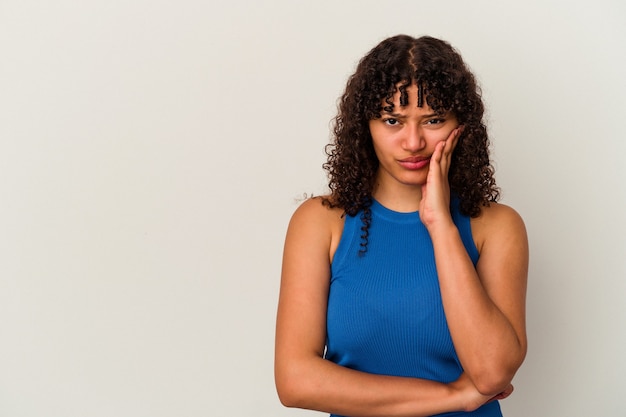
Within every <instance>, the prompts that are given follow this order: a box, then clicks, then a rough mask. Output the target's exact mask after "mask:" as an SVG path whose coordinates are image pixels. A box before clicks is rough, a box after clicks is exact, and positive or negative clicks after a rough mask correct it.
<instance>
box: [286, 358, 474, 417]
mask: <svg viewBox="0 0 626 417" xmlns="http://www.w3.org/2000/svg"><path fill="white" fill-rule="evenodd" d="M284 365H285V366H282V367H281V366H280V365H279V366H278V367H277V373H276V383H277V388H278V393H279V396H280V398H281V402H282V403H283V404H284V405H286V406H288V407H297V408H305V409H311V410H317V411H323V412H329V413H335V414H341V415H349V416H355V417H356V416H360V417H367V416H381V415H385V416H390V417H392V416H411V417H419V416H430V415H433V414H438V413H443V412H450V411H464V410H468V409H471V408H472V407H474V408H475V407H477V406H478V405H480V404H482V403H483V402H485V401H486V399H484V398H479V396H480V394H478V392H477V391H476V390H475V388H474V387H473V386H472V387H471V388H470V387H469V386H467V385H465V386H460V385H459V384H456V385H455V384H454V383H453V384H442V383H438V382H434V381H428V380H423V379H415V378H401V377H391V376H384V375H374V374H368V373H364V372H359V371H355V370H351V369H348V368H345V367H342V366H339V365H337V364H334V363H332V362H330V361H328V360H326V359H323V358H320V357H314V358H309V359H306V360H301V361H298V362H297V363H295V364H294V363H291V364H290V365H289V366H286V365H287V364H284ZM281 368H282V369H281ZM468 388H469V389H468ZM472 391H474V393H472ZM472 404H473V406H472Z"/></svg>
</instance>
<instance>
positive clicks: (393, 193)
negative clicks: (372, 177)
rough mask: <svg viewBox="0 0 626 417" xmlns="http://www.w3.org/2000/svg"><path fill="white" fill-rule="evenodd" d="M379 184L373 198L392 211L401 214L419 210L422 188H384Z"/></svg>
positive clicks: (375, 188)
mask: <svg viewBox="0 0 626 417" xmlns="http://www.w3.org/2000/svg"><path fill="white" fill-rule="evenodd" d="M380 185H381V184H380V183H377V184H376V186H375V187H374V191H373V192H372V197H373V198H374V199H375V200H376V201H378V202H379V203H380V204H382V205H383V206H385V207H387V208H388V209H390V210H393V211H397V212H400V213H412V212H414V211H418V210H419V205H420V202H421V201H422V188H421V186H419V187H416V186H399V187H393V188H394V189H393V190H392V189H390V188H389V187H382V186H380Z"/></svg>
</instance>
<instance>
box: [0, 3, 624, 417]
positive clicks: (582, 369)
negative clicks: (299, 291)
mask: <svg viewBox="0 0 626 417" xmlns="http://www.w3.org/2000/svg"><path fill="white" fill-rule="evenodd" d="M625 4H626V3H624V2H622V1H620V0H614V1H610V0H597V1H594V2H580V1H539V0H533V1H524V2H520V1H516V2H495V1H492V2H489V1H485V0H482V1H451V0H447V1H445V0H442V1H428V2H427V1H417V0H414V1H404V2H402V1H400V2H381V1H362V0H359V1H357V0H345V1H331V0H323V1H319V0H318V1H310V2H304V1H302V2H299V1H289V0H273V1H253V0H249V1H228V2H216V1H201V0H179V1H164V0H150V1H148V0H125V1H120V0H90V1H79V0H75V1H72V0H59V1H54V2H51V1H43V0H42V1H34V0H21V1H18V0H0V416H2V417H35V416H46V417H57V416H58V417H79V416H80V417H85V416H89V417H91V416H94V417H99V416H102V417H105V416H106V417H110V416H116V417H124V416H133V417H135V416H136V417H142V416H146V417H161V416H163V417H165V416H236V417H240V416H241V417H243V416H255V417H256V416H296V415H320V414H317V413H313V412H306V411H298V410H288V409H285V408H283V407H282V406H281V405H280V403H279V401H278V399H277V397H276V394H275V389H274V383H273V375H272V366H273V363H272V361H273V337H274V334H273V333H274V316H275V308H276V301H277V293H278V285H279V273H280V258H281V252H282V245H283V238H284V233H285V229H286V225H287V222H288V220H289V217H290V215H291V213H292V212H293V210H294V209H295V208H296V206H297V204H298V201H299V200H300V199H301V198H302V195H303V194H304V193H308V194H310V193H314V194H320V193H323V192H325V174H324V172H323V171H322V169H321V164H322V163H323V162H324V153H323V146H324V144H325V143H326V142H327V141H328V139H329V123H330V120H331V118H332V116H333V114H334V112H335V106H336V100H337V98H338V97H339V95H340V94H341V92H342V89H343V87H344V85H345V81H346V79H347V77H348V75H349V74H350V73H352V71H353V70H354V67H355V64H356V62H357V60H358V59H359V58H360V57H361V56H362V55H364V54H365V53H366V52H367V51H368V50H369V49H370V48H372V47H373V46H374V45H375V44H376V43H378V42H379V41H380V40H382V39H383V38H385V37H387V36H391V35H395V34H398V33H407V34H410V35H415V36H420V35H423V34H429V35H432V36H436V37H440V38H443V39H446V40H448V41H450V42H451V43H452V44H453V45H454V46H455V47H457V48H458V49H459V50H460V51H461V53H462V55H463V56H464V58H465V59H466V61H467V62H468V64H469V65H470V66H471V67H472V68H473V70H474V71H475V72H476V74H477V76H478V78H479V80H480V83H481V85H482V87H483V92H484V98H485V101H486V104H487V107H488V122H489V127H490V133H491V135H492V140H493V143H494V146H493V156H494V159H495V165H496V168H497V178H498V181H499V184H500V185H501V187H502V188H503V191H504V193H503V202H505V203H507V204H510V205H511V206H513V207H515V208H516V209H517V210H518V211H519V212H520V213H521V214H522V216H523V217H524V219H525V221H526V224H527V228H528V232H529V235H530V244H531V252H532V253H531V268H530V281H529V292H528V333H529V338H530V350H529V353H528V357H527V359H526V362H525V363H524V365H523V367H522V368H521V370H520V371H519V373H518V375H517V376H516V378H515V381H514V383H515V386H516V391H515V393H514V395H513V396H512V397H511V398H510V399H507V400H506V401H504V402H503V409H504V411H505V414H506V416H507V417H527V416H550V417H553V416H568V417H577V416H580V417H583V416H585V417H588V416H624V415H626V414H624V413H625V411H624V406H623V405H622V403H623V397H624V392H625V391H624V388H623V380H624V374H625V373H626V360H625V358H624V357H625V354H626V353H625V352H626V334H625V333H626V330H625V329H626V305H625V303H624V302H623V300H624V298H625V296H626V260H625V258H626V227H625V224H624V209H625V208H626V187H625V186H624V179H625V178H626V168H624V165H625V164H624V163H623V158H624V156H625V155H626V145H625V143H626V135H625V134H624V129H625V128H624V124H625V121H626V105H625V103H626V81H625V80H626V75H625V74H626V65H625V61H626V52H625V51H626V24H625V22H626V6H625Z"/></svg>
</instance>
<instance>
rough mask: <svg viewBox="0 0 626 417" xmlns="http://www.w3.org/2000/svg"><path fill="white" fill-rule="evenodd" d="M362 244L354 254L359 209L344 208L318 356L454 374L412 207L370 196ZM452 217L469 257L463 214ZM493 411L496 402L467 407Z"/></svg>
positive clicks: (380, 368) (424, 233)
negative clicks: (391, 205)
mask: <svg viewBox="0 0 626 417" xmlns="http://www.w3.org/2000/svg"><path fill="white" fill-rule="evenodd" d="M371 210H372V222H371V225H370V228H369V240H368V246H367V252H366V253H365V254H364V255H363V256H359V249H360V243H361V226H362V222H361V218H360V214H357V215H356V216H354V217H351V216H346V219H345V225H344V230H343V234H342V236H341V240H340V242H339V246H338V247H337V250H336V252H335V256H334V259H333V263H332V265H331V271H332V276H331V283H330V293H329V299H328V315H327V338H328V339H327V346H326V355H325V357H326V358H327V359H328V360H330V361H332V362H335V363H337V364H339V365H342V366H345V367H348V368H352V369H356V370H360V371H364V372H369V373H374V374H381V375H395V376H406V377H415V378H423V379H429V380H434V381H440V382H444V383H448V382H452V381H454V380H456V379H457V378H458V377H459V375H460V374H461V372H462V367H461V364H460V362H459V359H458V357H457V354H456V352H455V350H454V345H453V344H452V338H451V336H450V332H449V329H448V325H447V322H446V317H445V313H444V310H443V305H442V301H441V293H440V290H439V281H438V278H437V269H436V267H435V258H434V252H433V245H432V241H431V239H430V235H429V234H428V230H426V227H425V226H424V225H423V224H422V222H421V221H420V218H419V213H418V212H413V213H399V212H395V211H392V210H390V209H388V208H386V207H384V206H382V205H381V204H380V203H378V202H377V201H374V202H373V204H372V206H371ZM452 217H453V220H454V222H455V224H456V226H457V228H458V229H459V232H460V235H461V239H462V240H463V243H464V245H465V248H466V250H467V252H468V254H469V256H470V258H471V259H472V261H473V262H474V264H476V261H477V260H478V250H477V249H476V246H475V244H474V241H473V238H472V232H471V227H470V219H469V217H466V216H463V215H461V214H460V213H459V212H458V204H457V201H456V200H453V204H452ZM445 415H446V416H484V417H496V416H498V417H500V416H502V414H501V412H500V406H499V404H498V403H497V402H492V403H489V404H487V405H485V406H483V407H481V408H480V409H479V410H476V411H475V412H473V413H448V414H445Z"/></svg>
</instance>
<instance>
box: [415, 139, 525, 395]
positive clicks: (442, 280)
mask: <svg viewBox="0 0 626 417" xmlns="http://www.w3.org/2000/svg"><path fill="white" fill-rule="evenodd" d="M461 131H462V128H460V129H455V131H453V132H452V133H451V134H450V137H449V138H448V140H446V141H443V142H441V143H440V144H438V146H437V147H436V150H435V152H434V154H433V157H432V158H431V163H430V169H429V173H428V179H427V182H426V184H425V185H424V186H423V187H422V201H421V203H420V217H421V219H422V222H423V223H424V225H425V226H426V227H427V229H428V232H429V234H430V237H431V239H432V242H433V246H434V250H435V262H436V265H437V273H438V275H439V285H440V287H441V297H442V299H443V307H444V310H445V314H446V319H447V321H448V327H449V329H450V334H451V335H452V341H453V343H454V347H455V349H456V351H457V354H458V356H459V359H460V361H461V365H463V369H464V371H465V372H466V373H467V375H468V376H469V377H470V379H471V380H472V382H473V383H474V385H475V386H476V388H477V389H478V390H479V391H480V392H481V393H482V394H484V395H497V394H498V393H500V392H502V390H503V389H504V388H506V387H507V386H508V384H509V383H510V382H511V380H512V379H513V376H514V375H515V372H516V371H517V369H518V368H519V367H520V365H521V364H522V361H523V360H524V357H525V356H526V343H527V342H526V320H525V315H526V281H527V275H528V239H527V236H526V228H525V226H524V222H523V221H522V219H521V217H520V216H519V215H518V214H517V212H515V211H514V210H513V209H512V208H510V207H507V206H505V205H502V204H497V203H492V204H490V205H489V206H488V207H482V208H481V214H480V216H479V217H477V218H473V219H472V220H471V222H472V223H471V225H472V235H473V237H474V241H475V242H476V246H477V248H478V251H479V253H480V257H479V260H478V263H477V265H476V267H474V264H473V263H472V261H471V259H470V257H469V255H468V254H467V251H466V249H465V246H464V245H463V242H462V241H461V237H460V234H459V231H458V229H457V227H456V225H455V224H454V223H453V221H452V217H451V215H450V210H449V207H450V205H449V202H450V191H449V185H448V181H447V176H448V168H449V165H450V159H451V158H450V156H451V154H452V151H453V150H454V147H455V146H456V142H457V140H458V137H459V134H460V132H461Z"/></svg>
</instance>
